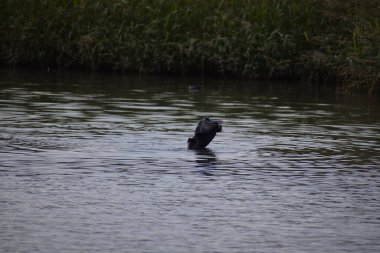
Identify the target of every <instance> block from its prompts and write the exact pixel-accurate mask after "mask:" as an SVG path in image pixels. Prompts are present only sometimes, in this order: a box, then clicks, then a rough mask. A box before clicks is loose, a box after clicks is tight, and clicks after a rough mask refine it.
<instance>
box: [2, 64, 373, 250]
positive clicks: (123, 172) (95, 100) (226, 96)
mask: <svg viewBox="0 0 380 253" xmlns="http://www.w3.org/2000/svg"><path fill="white" fill-rule="evenodd" d="M332 94H333V93H331V92H328V91H324V90H323V89H319V90H316V89H313V88H308V87H307V86H306V88H305V87H304V88H301V87H299V86H297V85H295V84H280V83H277V84H276V83H268V84H263V83H256V82H247V81H233V80H203V81H201V80H198V79H184V78H169V77H167V78H166V77H127V76H122V75H119V74H88V73H78V72H72V73H66V72H63V73H62V72H54V73H53V72H49V73H48V72H38V71H24V70H1V71H0V130H1V131H0V231H1V232H0V252H152V253H153V252H226V253H227V252H228V253H230V252H239V253H241V252H355V253H357V252H361V253H364V252H371V253H373V252H380V103H379V100H378V99H377V98H372V99H371V98H368V97H366V96H351V97H342V96H336V95H332ZM205 116H209V117H211V118H215V119H220V120H222V121H223V132H221V133H218V134H217V136H216V137H215V139H214V140H213V142H211V144H210V145H209V146H208V148H207V149H205V150H201V151H194V150H188V149H187V144H186V141H187V138H189V137H191V136H192V135H193V133H194V130H195V127H196V125H197V122H198V121H199V120H200V119H202V118H203V117H205Z"/></svg>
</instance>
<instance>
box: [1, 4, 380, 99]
mask: <svg viewBox="0 0 380 253" xmlns="http://www.w3.org/2000/svg"><path fill="white" fill-rule="evenodd" d="M378 13H380V2H379V1H377V0H361V1H357V0H346V1H340V0H308V1H304V0H208V1H204V0H153V1H150V0H108V1H101V0H55V1H51V0H4V1H2V2H1V3H0V21H1V22H0V36H1V39H0V62H1V63H2V64H3V65H9V64H10V65H20V64H27V65H32V64H33V65H37V66H45V67H46V66H54V67H62V68H68V67H78V66H81V67H88V68H92V69H102V68H106V69H116V70H123V71H131V72H139V73H165V74H166V73H173V74H194V73H197V74H200V73H202V74H217V75H231V76H238V77H248V78H260V79H307V80H310V81H312V82H316V83H320V82H332V83H336V84H339V85H340V86H339V87H340V88H341V90H342V91H344V92H352V91H358V90H366V91H369V92H373V91H375V90H379V88H380V74H379V73H380V46H379V45H380V20H379V16H378Z"/></svg>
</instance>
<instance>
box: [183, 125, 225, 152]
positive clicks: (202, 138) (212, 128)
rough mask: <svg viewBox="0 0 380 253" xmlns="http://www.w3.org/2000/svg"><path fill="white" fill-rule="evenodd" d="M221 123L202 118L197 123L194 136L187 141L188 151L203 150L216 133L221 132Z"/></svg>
mask: <svg viewBox="0 0 380 253" xmlns="http://www.w3.org/2000/svg"><path fill="white" fill-rule="evenodd" d="M221 124H222V122H221V121H219V120H211V119H209V118H204V119H202V120H201V121H199V122H198V126H197V128H196V129H195V135H194V136H193V137H191V138H189V139H188V140H187V146H188V148H189V149H202V148H205V147H206V146H207V145H208V144H209V143H210V142H211V141H212V139H214V137H215V135H216V133H217V132H222V125H221Z"/></svg>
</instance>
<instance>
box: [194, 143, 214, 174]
mask: <svg viewBox="0 0 380 253" xmlns="http://www.w3.org/2000/svg"><path fill="white" fill-rule="evenodd" d="M194 153H195V162H196V163H197V168H198V170H197V172H200V173H202V174H204V175H206V176H213V175H214V174H213V173H212V169H214V168H215V167H216V162H217V158H216V155H215V153H214V152H213V151H212V150H211V149H209V148H204V149H199V150H194Z"/></svg>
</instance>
